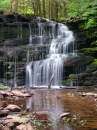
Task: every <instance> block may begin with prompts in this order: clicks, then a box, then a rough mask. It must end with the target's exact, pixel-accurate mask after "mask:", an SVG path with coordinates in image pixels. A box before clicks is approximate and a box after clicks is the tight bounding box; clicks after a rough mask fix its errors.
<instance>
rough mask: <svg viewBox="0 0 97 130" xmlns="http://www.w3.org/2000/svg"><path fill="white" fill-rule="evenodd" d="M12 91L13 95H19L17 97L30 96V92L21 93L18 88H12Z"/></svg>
mask: <svg viewBox="0 0 97 130" xmlns="http://www.w3.org/2000/svg"><path fill="white" fill-rule="evenodd" d="M12 93H13V94H14V95H15V96H19V97H30V96H31V94H30V93H22V92H21V91H19V90H12Z"/></svg>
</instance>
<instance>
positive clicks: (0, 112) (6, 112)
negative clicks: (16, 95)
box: [0, 110, 9, 117]
mask: <svg viewBox="0 0 97 130" xmlns="http://www.w3.org/2000/svg"><path fill="white" fill-rule="evenodd" d="M8 113H9V110H0V117H1V116H6V115H8Z"/></svg>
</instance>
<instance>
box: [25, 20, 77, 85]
mask: <svg viewBox="0 0 97 130" xmlns="http://www.w3.org/2000/svg"><path fill="white" fill-rule="evenodd" d="M49 25H50V27H52V29H51V33H50V32H49V36H50V38H51V37H52V40H51V43H50V48H49V53H48V54H47V55H46V59H41V60H38V61H32V62H30V63H28V64H27V66H26V85H27V86H30V87H32V86H34V87H35V86H47V85H49V84H50V82H51V80H52V82H51V85H52V86H61V85H62V78H63V67H64V63H65V62H66V59H67V58H68V57H69V55H71V56H72V57H73V56H75V54H74V37H73V32H72V31H70V30H69V29H68V27H67V26H65V25H64V24H60V23H58V27H57V28H56V23H55V22H52V21H50V23H49ZM38 28H39V29H38V30H39V34H38V37H41V38H40V39H41V40H40V44H42V43H43V35H44V33H43V32H44V31H43V29H44V28H43V26H42V24H41V23H40V21H39V23H38ZM56 31H57V32H56Z"/></svg>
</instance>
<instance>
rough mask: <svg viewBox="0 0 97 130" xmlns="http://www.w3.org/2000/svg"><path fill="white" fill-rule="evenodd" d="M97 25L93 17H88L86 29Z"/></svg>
mask: <svg viewBox="0 0 97 130" xmlns="http://www.w3.org/2000/svg"><path fill="white" fill-rule="evenodd" d="M95 26H97V23H96V21H95V20H94V19H93V18H90V19H88V21H87V23H86V24H85V29H89V28H92V27H95Z"/></svg>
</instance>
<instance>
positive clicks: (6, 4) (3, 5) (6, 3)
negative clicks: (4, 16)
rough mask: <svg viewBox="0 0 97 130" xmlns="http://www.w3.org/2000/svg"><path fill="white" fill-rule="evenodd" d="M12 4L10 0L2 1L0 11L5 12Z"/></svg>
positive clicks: (0, 0)
mask: <svg viewBox="0 0 97 130" xmlns="http://www.w3.org/2000/svg"><path fill="white" fill-rule="evenodd" d="M10 5H11V2H10V0H0V10H2V11H4V10H6V9H8V8H10Z"/></svg>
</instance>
